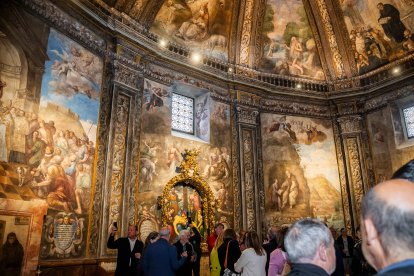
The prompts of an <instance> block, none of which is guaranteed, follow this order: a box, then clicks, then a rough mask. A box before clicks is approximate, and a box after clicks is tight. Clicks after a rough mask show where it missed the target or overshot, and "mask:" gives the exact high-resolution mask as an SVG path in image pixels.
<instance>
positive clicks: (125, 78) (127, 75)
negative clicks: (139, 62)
mask: <svg viewBox="0 0 414 276" xmlns="http://www.w3.org/2000/svg"><path fill="white" fill-rule="evenodd" d="M114 67H115V81H116V82H119V83H122V84H125V85H126V86H129V87H131V88H133V89H137V86H138V72H137V71H135V70H132V69H131V68H128V67H126V66H124V65H122V64H121V63H119V62H115V65H114Z"/></svg>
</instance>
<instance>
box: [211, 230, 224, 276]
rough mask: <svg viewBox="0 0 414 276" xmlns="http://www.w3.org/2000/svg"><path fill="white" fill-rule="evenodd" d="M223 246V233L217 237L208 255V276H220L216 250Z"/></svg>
mask: <svg viewBox="0 0 414 276" xmlns="http://www.w3.org/2000/svg"><path fill="white" fill-rule="evenodd" d="M222 244H223V231H222V232H221V233H220V234H219V235H218V237H217V239H216V242H215V243H214V247H213V249H212V250H211V253H210V276H220V270H221V267H220V261H219V257H218V252H217V249H218V248H219V247H220V246H221V245H222Z"/></svg>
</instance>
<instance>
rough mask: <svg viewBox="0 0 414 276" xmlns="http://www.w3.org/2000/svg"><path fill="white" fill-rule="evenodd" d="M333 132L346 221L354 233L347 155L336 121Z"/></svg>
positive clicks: (346, 224) (350, 231) (348, 228)
mask: <svg viewBox="0 0 414 276" xmlns="http://www.w3.org/2000/svg"><path fill="white" fill-rule="evenodd" d="M333 132H334V139H335V148H336V160H337V161H338V172H339V183H340V186H341V197H342V208H343V214H344V223H345V227H346V228H347V230H348V231H349V233H352V217H351V212H352V210H351V207H350V203H349V193H348V189H347V177H346V166H345V156H344V152H343V149H342V144H341V136H340V134H339V128H338V125H337V124H336V123H335V124H333Z"/></svg>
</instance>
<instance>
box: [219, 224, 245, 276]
mask: <svg viewBox="0 0 414 276" xmlns="http://www.w3.org/2000/svg"><path fill="white" fill-rule="evenodd" d="M227 245H228V248H229V249H228V253H227V268H228V269H230V270H231V271H232V272H234V273H236V271H235V270H234V264H235V263H236V262H237V260H238V259H239V258H240V255H241V251H240V247H239V243H238V241H237V236H236V232H234V230H233V229H230V228H229V229H226V230H224V233H223V244H222V245H220V247H219V248H218V249H217V252H218V257H219V262H220V267H221V271H220V275H223V273H224V270H225V269H226V268H225V267H224V263H225V261H226V252H227Z"/></svg>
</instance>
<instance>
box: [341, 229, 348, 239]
mask: <svg viewBox="0 0 414 276" xmlns="http://www.w3.org/2000/svg"><path fill="white" fill-rule="evenodd" d="M341 236H342V237H347V236H348V231H347V230H346V228H341Z"/></svg>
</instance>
